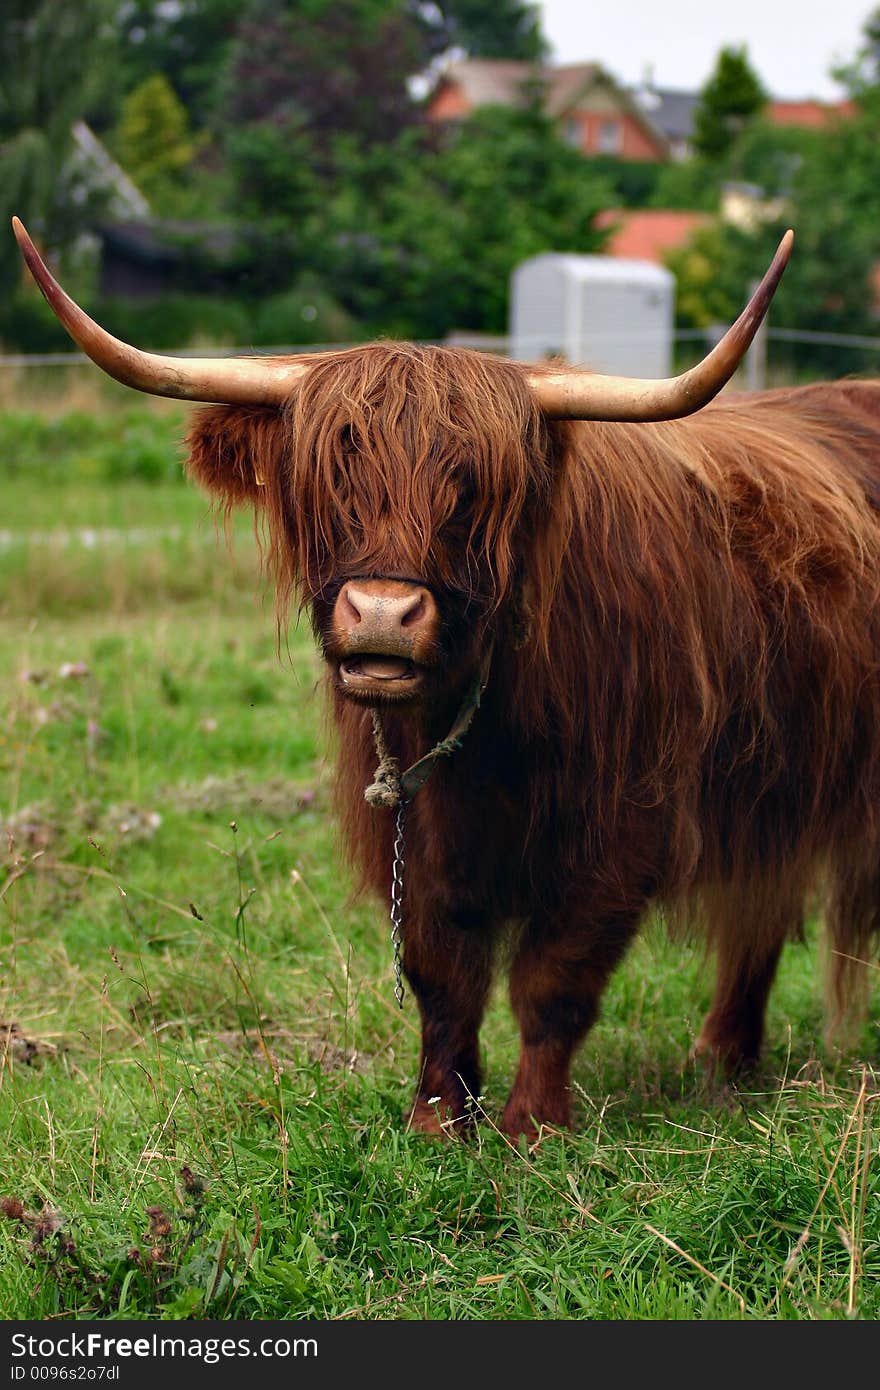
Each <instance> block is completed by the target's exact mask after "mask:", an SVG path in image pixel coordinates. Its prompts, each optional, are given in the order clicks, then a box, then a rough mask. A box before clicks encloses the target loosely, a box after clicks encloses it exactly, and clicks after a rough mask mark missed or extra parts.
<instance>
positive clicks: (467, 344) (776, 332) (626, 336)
mask: <svg viewBox="0 0 880 1390" xmlns="http://www.w3.org/2000/svg"><path fill="white" fill-rule="evenodd" d="M728 326H729V325H727V324H717V325H713V326H712V327H710V328H690V329H677V330H676V331H675V332H674V333H673V334H672V341H673V344H674V345H675V346H677V345H679V344H686V343H698V344H699V343H701V344H703V345H704V346H705V347H706V348H707V349H709V348H712V347H714V345H715V343H716V342H718V340H719V338H720V337H721V336H722V335H723V333H724V332H725V330H726V328H727V327H728ZM764 338H765V340H766V342H768V343H789V344H793V345H797V344H803V345H805V346H807V345H808V346H810V347H828V348H833V349H840V350H842V352H844V353H845V352H846V350H847V349H853V350H858V351H860V352H864V351H866V350H867V351H869V352H878V353H880V336H876V337H874V336H870V335H866V334H862V333H830V332H826V331H824V330H821V329H806V328H774V327H772V326H768V327H766V328H765V330H764ZM649 339H656V330H643V329H638V328H633V329H615V330H614V331H613V332H606V333H597V334H594V335H591V341H592V342H593V343H594V344H595V345H596V346H597V347H601V346H602V345H608V346H614V347H618V346H620V345H625V344H626V343H631V344H633V346H636V345H638V344H640V343H644V342H645V341H647V340H649ZM545 341H546V340H545V339H541V340H540V341H539V340H538V339H537V338H536V339H535V344H534V345H535V347H536V348H537V347H542V346H543V344H544V342H545ZM419 342H420V345H421V346H424V347H429V346H430V347H438V346H446V347H463V348H473V349H476V350H478V351H483V352H492V353H497V354H499V355H502V356H504V355H510V352H511V349H512V345H513V338H512V337H511V336H508V335H506V334H489V333H467V332H461V333H451V334H449V335H448V336H447V337H446V338H444V339H420V340H419ZM361 346H363V343H359V342H328V343H279V344H273V345H272V346H270V347H265V346H262V345H261V346H259V347H255V346H254V345H252V344H250V345H247V346H236V347H218V348H217V349H215V350H212V351H211V352H210V353H207V354H206V353H205V351H204V350H202V351H199V350H194V349H191V348H178V349H174V350H170V351H168V352H167V353H164V354H163V355H167V356H170V357H181V358H197V357H204V356H206V355H209V356H211V357H241V356H247V357H274V356H294V355H296V356H300V355H302V356H309V355H311V354H313V353H323V352H340V351H344V350H345V349H347V348H353V347H361ZM529 346H530V340H529V339H528V338H523V337H522V336H519V337H518V338H517V348H518V350H519V351H520V352H522V350H523V349H525V350H526V352H528V350H529ZM88 361H89V359H88V357H86V356H85V354H84V353H81V352H36V353H0V368H6V369H8V370H12V369H21V368H33V367H75V366H78V365H81V364H83V363H86V362H88ZM841 370H846V368H845V365H844V364H843V363H842V366H841Z"/></svg>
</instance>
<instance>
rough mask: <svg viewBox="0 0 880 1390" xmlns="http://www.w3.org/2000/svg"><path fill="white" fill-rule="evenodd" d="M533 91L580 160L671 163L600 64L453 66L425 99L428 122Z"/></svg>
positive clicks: (515, 101)
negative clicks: (609, 157) (600, 158)
mask: <svg viewBox="0 0 880 1390" xmlns="http://www.w3.org/2000/svg"><path fill="white" fill-rule="evenodd" d="M536 88H538V89H539V90H540V91H541V92H542V97H543V103H544V108H545V110H546V111H547V113H548V115H550V116H551V117H552V118H553V119H554V120H556V121H557V122H558V124H559V128H560V131H561V133H562V135H563V137H564V139H565V140H567V141H568V143H569V144H571V145H573V146H574V147H575V148H576V149H579V150H581V151H582V152H583V153H584V154H587V155H614V156H616V157H617V158H619V159H638V160H648V161H652V162H659V161H661V160H666V159H668V158H669V141H668V139H667V137H666V136H665V135H664V134H663V132H662V131H661V130H659V129H658V127H657V126H656V125H655V124H654V122H653V121H652V120H651V118H650V116H649V115H648V113H647V112H646V111H645V110H643V108H642V107H640V106H639V104H638V102H636V100H635V99H634V97H633V96H632V94H631V93H630V92H628V91H627V90H626V88H625V87H622V86H621V85H620V84H619V83H618V82H616V81H615V79H614V78H613V77H612V76H611V74H610V73H608V72H606V71H605V69H604V68H602V67H600V66H599V64H598V63H576V64H571V65H568V66H562V67H541V66H539V65H535V64H532V63H518V62H509V61H503V60H500V59H475V58H469V59H465V60H463V61H461V62H457V63H451V64H449V66H448V67H446V68H445V69H444V71H443V73H442V74H441V76H440V79H439V81H438V82H437V85H436V87H435V88H434V91H433V92H432V94H431V96H430V97H429V99H428V102H427V105H426V116H427V119H428V120H429V121H433V122H435V123H437V124H440V123H446V122H454V121H458V120H462V119H464V117H466V116H469V115H470V114H471V112H473V111H476V110H478V109H479V108H480V107H482V106H519V105H525V104H526V102H527V101H528V100H529V99H530V96H531V94H532V93H533V92H534V91H535V89H536Z"/></svg>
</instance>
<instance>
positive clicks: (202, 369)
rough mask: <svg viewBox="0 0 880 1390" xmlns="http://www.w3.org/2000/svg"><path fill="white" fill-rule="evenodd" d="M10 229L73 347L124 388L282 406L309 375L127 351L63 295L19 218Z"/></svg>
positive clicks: (295, 366)
mask: <svg viewBox="0 0 880 1390" xmlns="http://www.w3.org/2000/svg"><path fill="white" fill-rule="evenodd" d="M12 229H13V231H14V232H15V237H16V240H17V242H18V244H19V247H20V248H21V253H22V255H23V256H24V259H25V261H26V263H27V267H28V269H29V270H30V272H31V275H33V277H34V279H35V280H36V282H37V284H38V285H39V287H40V289H41V290H42V292H43V295H44V296H45V298H46V300H47V302H48V304H49V307H50V308H51V309H52V312H53V313H54V314H55V315H56V316H57V317H58V318H59V319H60V320H61V322H62V323H63V325H64V327H65V328H66V329H67V331H68V333H69V334H70V336H71V338H72V339H73V341H74V342H75V343H77V344H78V345H79V346H80V347H81V348H82V350H83V352H84V353H86V355H87V356H88V357H91V359H92V361H93V362H96V363H97V364H98V366H99V367H101V368H103V370H104V371H105V372H107V373H108V375H109V376H112V377H115V378H116V380H117V381H121V382H123V383H124V385H126V386H133V387H135V389H136V390H138V391H147V392H148V393H149V394H150V395H153V396H176V397H177V398H178V399H180V400H184V401H216V402H218V403H223V404H227V405H280V404H281V403H282V402H283V401H285V400H286V399H287V397H288V396H289V394H290V391H291V388H292V387H293V385H294V383H295V382H296V381H297V380H298V379H299V378H300V377H301V376H302V374H303V373H304V372H305V371H306V370H307V368H306V367H305V366H303V365H302V364H301V363H298V362H286V363H282V362H272V361H266V360H265V359H260V358H255V357H159V356H157V355H156V354H155V353H152V352H141V351H140V350H139V349H138V348H133V347H130V346H129V344H128V343H123V342H120V340H119V339H118V338H114V337H113V336H112V334H110V333H107V332H105V330H104V329H103V328H101V327H100V326H99V325H98V324H97V323H95V321H94V320H93V319H90V318H89V316H88V314H86V313H84V312H83V310H82V309H80V307H79V306H78V305H77V304H74V302H73V300H72V299H71V298H70V296H69V295H68V294H65V292H64V290H63V289H62V288H61V286H60V285H59V284H58V282H57V281H56V280H55V279H54V278H53V276H52V275H51V274H50V273H49V271H48V270H47V269H46V266H45V264H44V262H43V260H42V258H41V257H40V254H39V252H38V251H37V248H36V247H35V246H34V243H33V242H32V241H31V239H30V237H29V236H28V234H27V232H26V231H25V228H24V226H23V225H22V223H21V222H20V221H19V219H18V218H17V217H13V219H12Z"/></svg>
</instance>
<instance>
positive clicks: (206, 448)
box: [185, 405, 284, 507]
mask: <svg viewBox="0 0 880 1390" xmlns="http://www.w3.org/2000/svg"><path fill="white" fill-rule="evenodd" d="M283 438H284V423H283V418H282V415H281V411H280V410H276V409H273V408H271V407H268V406H265V407H264V406H229V405H214V406H210V407H209V408H207V409H205V410H199V411H197V412H196V414H195V417H194V419H193V422H192V425H191V426H190V429H189V431H188V432H187V436H186V447H187V459H186V464H185V467H186V471H187V473H188V474H189V476H190V477H191V478H193V479H194V480H195V482H197V483H198V484H199V485H200V486H201V487H203V488H205V489H206V490H207V491H208V492H210V493H212V494H213V495H214V496H215V497H218V498H219V499H220V501H221V502H222V503H223V504H224V506H226V507H234V506H236V505H237V504H239V503H242V502H255V501H258V500H259V498H260V494H261V492H262V489H263V488H264V487H265V486H266V484H267V482H269V480H270V479H272V478H274V477H275V475H276V472H277V469H278V465H279V462H280V459H281V455H282V450H283Z"/></svg>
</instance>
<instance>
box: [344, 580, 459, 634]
mask: <svg viewBox="0 0 880 1390" xmlns="http://www.w3.org/2000/svg"><path fill="white" fill-rule="evenodd" d="M336 620H337V623H338V625H339V626H340V627H341V628H342V629H343V631H344V632H346V633H347V634H349V635H350V636H351V637H352V638H354V639H355V640H356V641H357V644H358V646H360V647H361V648H363V646H364V644H365V643H367V642H369V641H371V640H373V639H374V638H375V639H376V640H381V641H383V642H388V641H394V640H395V639H402V640H404V641H407V642H410V641H414V640H415V639H416V638H417V637H420V636H423V635H427V634H428V633H429V632H431V631H432V630H433V628H434V626H435V624H436V621H437V607H436V604H435V603H434V599H433V598H432V596H431V593H430V591H429V590H428V589H424V588H422V587H421V586H420V585H419V586H415V585H407V586H406V588H400V587H398V586H397V585H396V584H395V586H394V588H393V590H392V589H390V588H389V586H388V585H387V584H385V583H377V584H371V583H370V582H369V581H367V582H366V583H364V582H363V581H362V582H361V583H357V582H349V583H348V584H345V585H344V586H343V588H342V590H341V592H340V594H339V597H338V599H337V601H336Z"/></svg>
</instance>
